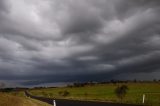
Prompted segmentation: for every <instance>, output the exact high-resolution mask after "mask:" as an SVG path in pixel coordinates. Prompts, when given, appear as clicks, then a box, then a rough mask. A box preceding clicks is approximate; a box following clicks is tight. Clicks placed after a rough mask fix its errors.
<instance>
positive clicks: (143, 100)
mask: <svg viewBox="0 0 160 106" xmlns="http://www.w3.org/2000/svg"><path fill="white" fill-rule="evenodd" d="M144 101H145V94H143V101H142V103H143V104H144Z"/></svg>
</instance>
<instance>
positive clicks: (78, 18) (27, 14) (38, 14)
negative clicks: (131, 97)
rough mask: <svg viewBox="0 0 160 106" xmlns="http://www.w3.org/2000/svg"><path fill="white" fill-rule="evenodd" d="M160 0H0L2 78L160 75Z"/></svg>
mask: <svg viewBox="0 0 160 106" xmlns="http://www.w3.org/2000/svg"><path fill="white" fill-rule="evenodd" d="M159 17H160V1H159V0H1V1H0V80H7V81H10V80H12V81H14V80H15V81H20V82H21V84H22V85H36V84H42V83H52V82H72V81H73V82H74V81H91V80H94V81H105V80H110V79H136V78H137V79H142V80H143V79H147V80H148V79H149V80H152V79H156V78H159V77H160V18H159Z"/></svg>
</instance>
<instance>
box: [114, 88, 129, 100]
mask: <svg viewBox="0 0 160 106" xmlns="http://www.w3.org/2000/svg"><path fill="white" fill-rule="evenodd" d="M127 90H128V86H126V85H121V86H118V87H117V88H116V89H115V94H116V95H117V97H118V98H119V99H120V100H121V102H122V100H123V98H124V97H125V96H126V94H127Z"/></svg>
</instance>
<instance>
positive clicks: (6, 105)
mask: <svg viewBox="0 0 160 106" xmlns="http://www.w3.org/2000/svg"><path fill="white" fill-rule="evenodd" d="M0 106H51V105H48V104H46V103H43V102H40V101H37V100H34V99H30V98H26V97H19V96H14V95H12V94H8V93H0Z"/></svg>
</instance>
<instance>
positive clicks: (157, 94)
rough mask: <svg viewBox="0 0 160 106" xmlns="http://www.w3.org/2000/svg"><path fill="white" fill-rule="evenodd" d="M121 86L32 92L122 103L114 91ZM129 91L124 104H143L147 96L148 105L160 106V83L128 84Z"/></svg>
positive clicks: (110, 85)
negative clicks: (143, 98) (144, 97)
mask: <svg viewBox="0 0 160 106" xmlns="http://www.w3.org/2000/svg"><path fill="white" fill-rule="evenodd" d="M118 85H122V83H121V84H116V85H115V84H101V85H95V86H85V87H78V88H75V87H74V88H67V87H64V88H48V89H38V90H30V92H31V93H32V94H33V95H38V96H44V97H52V98H63V99H77V100H97V101H109V102H120V101H119V99H118V98H117V97H116V95H115V93H114V90H115V88H116V87H117V86H118ZM125 85H127V86H128V88H129V90H128V93H127V95H126V97H125V98H124V100H123V102H124V103H129V104H130V103H132V104H141V103H142V95H143V94H146V101H145V102H146V104H149V105H151V104H152V105H153V106H160V83H127V84H125ZM61 91H68V92H69V93H70V94H69V95H68V96H66V97H64V96H61V95H59V92H61Z"/></svg>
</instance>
